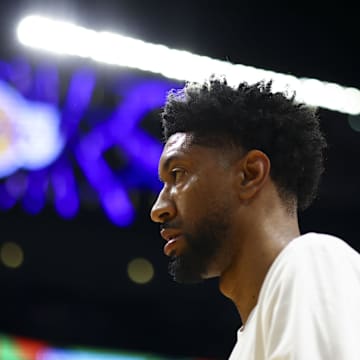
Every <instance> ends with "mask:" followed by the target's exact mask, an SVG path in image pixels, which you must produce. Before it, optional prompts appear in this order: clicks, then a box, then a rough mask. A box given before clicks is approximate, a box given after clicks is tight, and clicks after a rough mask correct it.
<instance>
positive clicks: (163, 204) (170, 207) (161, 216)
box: [150, 188, 176, 223]
mask: <svg viewBox="0 0 360 360" xmlns="http://www.w3.org/2000/svg"><path fill="white" fill-rule="evenodd" d="M175 215H176V208H175V204H174V202H173V201H172V200H171V199H170V198H169V196H168V194H167V192H165V188H163V189H162V190H161V192H160V194H159V196H158V198H157V199H156V201H155V203H154V205H153V207H152V209H151V212H150V217H151V220H152V221H154V222H157V223H163V222H165V221H169V220H170V219H172V218H173V217H174V216H175Z"/></svg>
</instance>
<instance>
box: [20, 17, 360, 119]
mask: <svg viewBox="0 0 360 360" xmlns="http://www.w3.org/2000/svg"><path fill="white" fill-rule="evenodd" d="M17 34H18V38H19V41H20V42H21V43H23V44H24V45H28V46H31V47H34V48H39V49H44V50H47V51H51V52H55V53H58V54H67V55H76V56H80V57H86V58H91V59H94V60H96V61H99V62H104V63H108V64H113V65H120V66H127V67H131V68H137V69H140V70H144V71H150V72H154V73H159V74H162V75H163V76H165V77H168V78H171V79H176V80H181V81H184V80H187V81H198V82H203V81H204V80H205V79H207V78H208V77H209V76H210V75H211V74H216V75H220V76H222V75H223V76H225V77H226V78H227V80H228V83H229V84H231V85H233V86H236V85H237V84H238V83H240V82H242V81H246V82H248V83H249V84H253V83H255V82H258V81H261V80H265V81H267V80H273V91H286V90H287V91H288V93H289V95H292V93H293V92H294V91H295V92H296V99H297V100H298V101H300V102H304V103H307V104H309V105H311V106H314V107H322V108H325V109H330V110H334V111H339V112H343V113H347V114H351V115H356V114H360V90H358V89H355V88H351V87H343V86H341V85H338V84H335V83H329V82H324V81H320V80H316V79H308V78H297V77H295V76H292V75H285V74H281V73H276V72H272V71H268V70H263V69H257V68H254V67H251V66H245V65H240V64H231V63H229V62H226V61H221V60H216V59H212V58H209V57H206V56H200V55H195V54H192V53H190V52H187V51H182V50H175V49H169V48H168V47H166V46H164V45H156V44H151V43H146V42H144V41H141V40H137V39H132V38H130V37H125V36H121V35H118V34H114V33H110V32H97V31H94V30H90V29H85V28H83V27H80V26H76V25H73V24H70V23H67V22H63V21H58V20H52V19H49V18H45V17H42V16H37V15H31V16H28V17H26V18H24V19H23V20H21V22H20V23H19V26H18V29H17Z"/></svg>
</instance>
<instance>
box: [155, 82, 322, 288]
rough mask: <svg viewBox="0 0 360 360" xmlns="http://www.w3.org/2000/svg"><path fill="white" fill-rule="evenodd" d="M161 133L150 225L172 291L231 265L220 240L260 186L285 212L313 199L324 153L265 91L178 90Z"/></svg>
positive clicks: (315, 134) (260, 87) (312, 123)
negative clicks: (162, 241) (162, 247)
mask: <svg viewBox="0 0 360 360" xmlns="http://www.w3.org/2000/svg"><path fill="white" fill-rule="evenodd" d="M162 124H163V130H164V138H165V142H166V145H165V148H164V151H163V154H162V158H161V160H160V164H159V173H160V177H161V178H162V180H163V181H164V188H163V190H162V192H161V193H160V195H159V198H158V200H157V202H156V203H155V205H154V207H153V210H152V219H153V220H154V221H156V222H160V223H162V224H163V228H164V229H163V235H164V237H165V238H166V240H168V245H167V247H166V251H167V253H168V255H173V256H174V261H173V263H172V265H171V269H172V270H171V271H172V273H173V275H174V276H175V278H176V279H177V280H179V281H197V280H199V279H201V278H204V277H210V276H216V275H219V274H220V273H221V271H222V269H223V267H224V266H226V262H227V261H230V260H229V259H230V258H231V251H232V249H233V244H231V240H229V239H228V240H226V239H227V238H229V237H231V236H233V234H231V235H230V232H231V229H232V228H233V224H234V222H236V221H239V214H241V213H239V211H238V210H239V206H241V207H242V208H243V207H244V205H246V204H247V203H249V201H250V202H251V201H252V199H254V198H255V197H256V194H257V193H258V192H260V191H262V188H263V187H264V184H265V183H266V181H267V180H268V179H270V180H271V181H272V183H273V184H274V186H275V188H276V191H277V194H278V196H279V198H280V199H281V202H282V203H283V206H284V207H286V209H287V210H288V211H289V212H291V211H292V212H296V209H301V210H302V209H305V208H306V207H308V206H309V205H310V203H311V202H312V200H313V199H314V197H315V196H316V190H317V187H318V183H319V179H320V176H321V173H322V172H323V152H324V149H325V147H326V142H325V140H324V137H323V136H322V134H321V132H320V129H319V120H318V117H317V116H316V114H315V112H314V111H313V110H312V109H309V108H307V107H305V106H304V105H302V104H297V103H295V101H294V99H293V98H291V99H288V98H286V97H285V96H284V94H282V93H272V92H271V84H270V83H268V84H264V83H258V84H255V85H252V86H250V85H247V84H246V83H242V84H240V85H239V86H238V88H236V89H235V88H232V87H230V86H228V85H227V83H226V81H225V80H219V79H212V80H210V82H209V83H205V84H203V85H200V84H192V83H190V84H187V85H186V86H185V88H184V89H182V90H178V91H173V92H170V93H169V95H168V98H167V103H166V105H165V108H164V112H163V114H162ZM242 211H244V210H242ZM242 214H244V212H243V213H242ZM179 234H181V236H177V235H179ZM169 240H170V241H169ZM172 240H175V241H172Z"/></svg>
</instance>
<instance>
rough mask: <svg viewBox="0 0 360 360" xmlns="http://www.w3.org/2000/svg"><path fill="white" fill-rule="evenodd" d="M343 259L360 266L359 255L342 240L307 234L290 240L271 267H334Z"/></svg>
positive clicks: (331, 236)
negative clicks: (298, 265) (313, 265)
mask: <svg viewBox="0 0 360 360" xmlns="http://www.w3.org/2000/svg"><path fill="white" fill-rule="evenodd" d="M344 259H347V260H349V261H350V262H351V263H354V264H358V265H359V266H360V254H359V253H358V252H357V251H355V250H354V249H353V248H352V247H351V246H349V245H348V244H347V243H346V242H345V241H344V240H342V239H340V238H338V237H336V236H333V235H327V234H318V233H307V234H305V235H301V236H299V237H297V238H295V239H294V240H292V241H291V242H290V243H289V244H288V245H287V246H286V247H285V248H284V249H283V250H282V251H281V252H280V254H279V255H278V257H277V258H276V259H275V261H274V263H273V266H272V267H277V266H280V267H281V265H282V266H284V265H287V266H289V267H291V266H292V265H295V266H296V265H297V264H300V263H301V264H302V265H306V264H307V265H310V264H312V263H314V262H315V263H317V262H321V263H322V264H323V265H326V264H333V265H335V263H340V262H341V263H342V264H343V261H344ZM343 265H344V264H343ZM270 270H271V269H270Z"/></svg>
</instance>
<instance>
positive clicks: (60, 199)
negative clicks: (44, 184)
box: [51, 164, 79, 218]
mask: <svg viewBox="0 0 360 360" xmlns="http://www.w3.org/2000/svg"><path fill="white" fill-rule="evenodd" d="M51 181H52V185H53V188H54V200H55V207H56V210H57V211H58V213H59V214H60V215H61V216H62V217H64V218H73V217H74V216H75V215H76V214H77V212H78V209H79V198H78V195H77V190H76V184H75V178H74V174H73V171H72V169H71V167H69V166H64V165H62V166H60V164H59V165H57V166H56V167H55V169H54V170H53V172H52V174H51Z"/></svg>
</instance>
